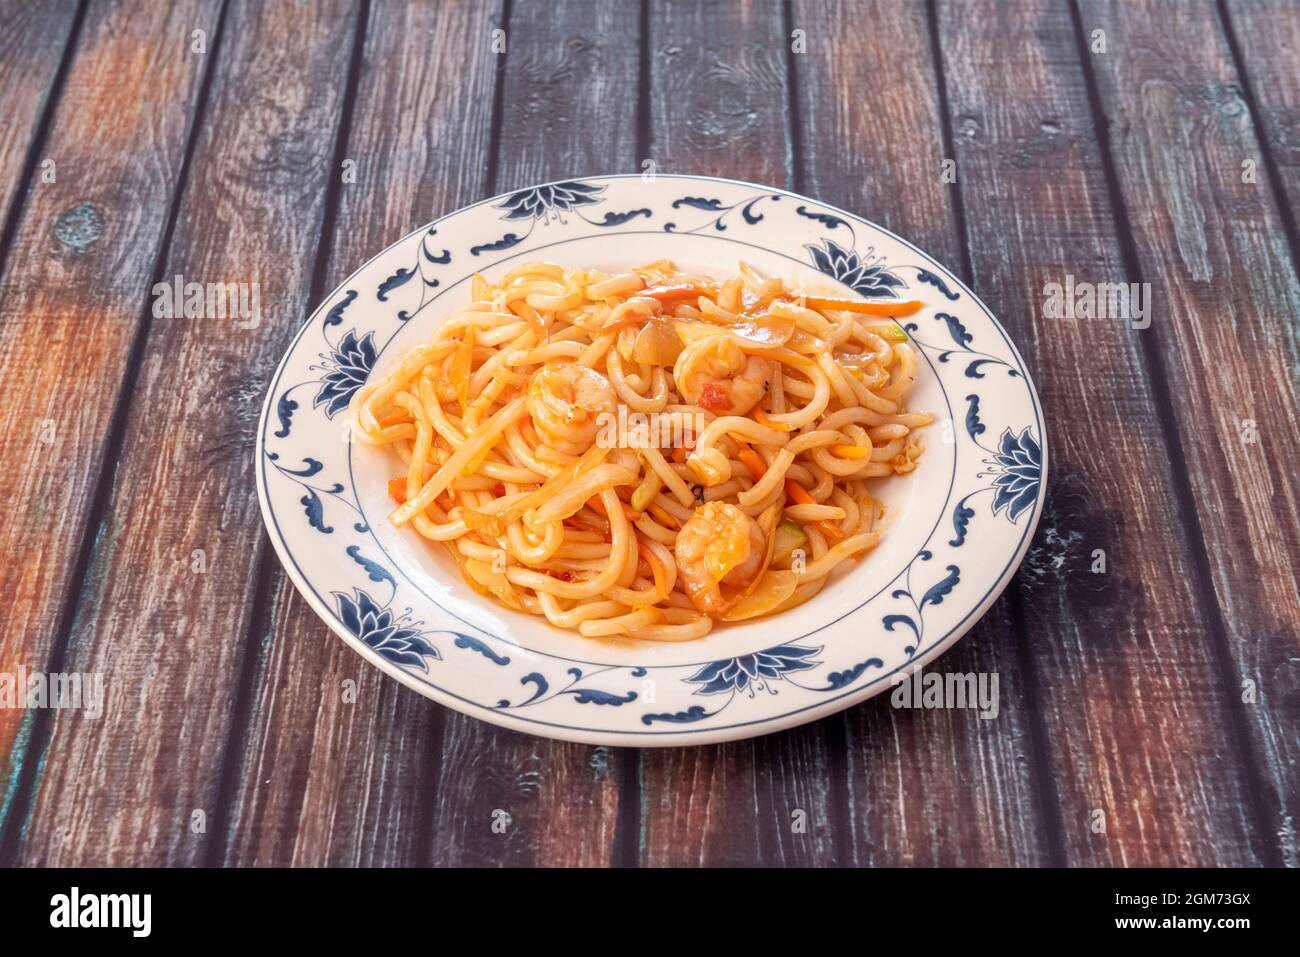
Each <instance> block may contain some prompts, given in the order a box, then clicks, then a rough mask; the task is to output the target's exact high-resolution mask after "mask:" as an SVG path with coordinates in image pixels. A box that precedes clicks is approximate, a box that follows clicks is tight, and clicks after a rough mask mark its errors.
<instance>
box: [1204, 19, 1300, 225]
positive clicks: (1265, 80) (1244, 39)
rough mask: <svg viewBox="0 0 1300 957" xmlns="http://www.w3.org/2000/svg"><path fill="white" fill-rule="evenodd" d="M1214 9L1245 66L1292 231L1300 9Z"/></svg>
mask: <svg viewBox="0 0 1300 957" xmlns="http://www.w3.org/2000/svg"><path fill="white" fill-rule="evenodd" d="M1219 9H1220V11H1221V15H1222V16H1223V18H1224V21H1225V23H1226V25H1227V28H1228V29H1229V30H1231V31H1232V33H1233V36H1234V37H1235V39H1236V42H1237V45H1238V52H1239V53H1240V56H1241V58H1242V60H1244V62H1245V63H1246V64H1247V71H1246V72H1247V75H1246V76H1243V77H1241V80H1242V81H1243V85H1244V84H1245V83H1249V85H1250V92H1251V93H1252V94H1253V96H1254V98H1255V104H1256V106H1257V107H1258V111H1259V124H1260V129H1259V134H1260V135H1261V137H1262V139H1263V140H1264V143H1263V144H1262V145H1264V146H1265V147H1266V148H1267V149H1268V151H1269V152H1270V153H1271V155H1272V159H1273V169H1271V170H1269V171H1268V172H1269V174H1270V175H1273V174H1276V175H1277V183H1276V185H1277V186H1278V187H1280V188H1281V190H1282V192H1283V196H1284V202H1285V203H1286V204H1287V205H1288V207H1289V208H1290V210H1291V222H1292V228H1294V224H1295V221H1296V220H1297V219H1298V218H1300V9H1297V8H1296V4H1295V3H1293V2H1292V0H1244V2H1242V0H1234V2H1230V3H1222V4H1220V6H1219ZM1257 165H1258V166H1263V165H1264V164H1263V163H1257ZM1294 238H1295V237H1294V236H1293V237H1292V241H1293V242H1294Z"/></svg>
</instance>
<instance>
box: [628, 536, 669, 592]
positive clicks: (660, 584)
mask: <svg viewBox="0 0 1300 957" xmlns="http://www.w3.org/2000/svg"><path fill="white" fill-rule="evenodd" d="M636 550H637V551H638V552H640V554H641V557H642V558H644V559H645V562H646V564H647V565H649V566H650V571H651V572H653V573H654V576H655V591H657V592H658V593H659V594H660V595H661V596H662V597H663V598H667V597H668V569H666V568H664V563H663V562H661V561H660V560H659V556H658V555H656V554H655V553H654V552H652V551H651V550H650V548H649V546H647V545H646V544H645V542H641V541H638V542H637V543H636Z"/></svg>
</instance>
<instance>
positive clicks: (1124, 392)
mask: <svg viewBox="0 0 1300 957" xmlns="http://www.w3.org/2000/svg"><path fill="white" fill-rule="evenodd" d="M1117 42H1123V41H1119V40H1117ZM940 47H941V49H942V50H943V51H944V68H945V75H946V78H947V87H948V98H949V103H950V108H951V111H952V118H953V128H954V131H955V137H954V143H955V147H956V153H957V161H958V178H959V181H960V183H961V188H962V194H963V197H964V199H965V208H966V210H967V216H968V229H969V233H970V250H971V258H972V263H973V267H974V276H975V281H976V283H977V288H978V290H979V292H980V294H981V296H982V298H984V300H985V301H986V302H987V303H988V304H989V306H990V308H991V309H993V311H994V312H995V313H996V314H997V315H998V316H1000V317H1001V319H1002V321H1003V323H1004V324H1005V325H1006V327H1007V329H1008V331H1009V332H1010V333H1011V335H1012V338H1013V339H1014V340H1015V342H1016V344H1017V346H1018V347H1019V348H1020V350H1021V352H1022V353H1023V354H1024V355H1025V357H1026V360H1027V362H1028V363H1029V367H1030V369H1031V370H1033V371H1034V374H1035V380H1036V383H1037V386H1038V391H1039V395H1040V397H1041V399H1042V402H1043V406H1044V414H1045V418H1046V421H1047V423H1048V430H1049V436H1048V441H1049V444H1050V445H1051V449H1052V465H1051V472H1052V475H1051V482H1050V487H1049V490H1048V506H1047V512H1046V514H1045V515H1044V517H1043V519H1042V522H1041V523H1040V528H1039V533H1038V536H1037V539H1036V542H1035V544H1034V547H1033V550H1032V551H1031V553H1030V555H1029V557H1028V558H1027V560H1026V563H1025V565H1024V567H1023V568H1022V570H1021V573H1020V576H1019V590H1020V595H1021V598H1022V605H1023V609H1024V617H1025V630H1026V637H1027V642H1028V651H1029V660H1030V661H1031V662H1032V667H1033V670H1034V673H1035V679H1034V680H1035V681H1036V683H1037V686H1038V688H1039V689H1040V693H1039V705H1040V720H1041V721H1042V722H1043V724H1044V726H1045V728H1046V735H1045V738H1046V742H1047V745H1046V747H1047V753H1048V755H1049V757H1050V769H1049V774H1050V781H1051V783H1050V788H1051V792H1052V794H1053V795H1054V798H1055V801H1056V804H1057V807H1056V812H1055V813H1056V816H1057V818H1058V819H1059V827H1060V832H1059V834H1055V835H1052V837H1053V839H1054V840H1055V841H1058V842H1060V843H1061V844H1062V845H1063V847H1064V861H1063V863H1067V864H1076V865H1077V864H1103V865H1115V866H1149V865H1154V864H1182V865H1194V864H1200V865H1210V864H1217V865H1240V864H1252V863H1258V862H1259V857H1258V853H1259V849H1258V848H1256V847H1253V846H1252V839H1253V837H1254V826H1253V822H1252V820H1251V801H1250V793H1249V785H1248V782H1247V780H1246V779H1245V776H1244V774H1243V766H1242V762H1241V760H1240V758H1239V756H1238V755H1236V754H1235V753H1234V747H1233V745H1234V740H1233V737H1232V734H1231V720H1230V709H1231V705H1230V703H1229V700H1228V698H1229V694H1230V691H1229V689H1225V688H1224V687H1223V684H1222V682H1221V680H1220V676H1219V674H1218V671H1217V662H1216V660H1215V656H1214V653H1213V649H1212V647H1211V644H1210V642H1209V640H1208V638H1207V626H1206V623H1205V621H1204V620H1203V618H1202V616H1201V614H1200V612H1199V609H1198V601H1197V596H1196V592H1195V588H1194V585H1193V584H1192V583H1193V582H1194V579H1195V568H1194V561H1193V555H1194V549H1195V548H1196V547H1198V543H1196V542H1195V541H1193V540H1190V539H1189V538H1188V536H1187V535H1186V534H1185V532H1184V529H1183V522H1182V519H1181V516H1180V514H1179V510H1178V504H1177V501H1176V495H1175V492H1174V477H1173V475H1172V472H1171V467H1170V463H1169V461H1168V458H1167V456H1166V454H1165V450H1164V448H1163V438H1162V430H1163V428H1164V424H1163V423H1162V421H1161V418H1160V410H1159V408H1158V404H1157V402H1156V400H1155V398H1154V397H1153V395H1152V392H1151V387H1150V383H1149V382H1148V381H1147V370H1146V365H1145V361H1144V357H1143V354H1142V351H1141V350H1142V345H1141V341H1142V337H1143V336H1145V335H1146V334H1147V333H1148V332H1149V330H1136V329H1130V328H1128V325H1127V324H1126V323H1125V322H1124V320H1123V318H1122V317H1120V318H1111V319H1106V318H1098V319H1086V318H1050V317H1046V316H1045V314H1044V310H1045V298H1044V295H1045V290H1044V284H1045V283H1049V282H1056V283H1062V284H1064V283H1065V282H1066V281H1067V279H1066V277H1067V275H1073V276H1074V279H1075V281H1077V282H1088V283H1108V282H1128V281H1130V280H1132V278H1133V277H1132V276H1130V275H1128V271H1127V268H1126V265H1125V262H1124V257H1123V253H1122V250H1121V248H1120V245H1119V243H1118V241H1117V239H1116V224H1115V222H1114V219H1113V216H1112V214H1111V209H1110V202H1109V198H1108V194H1107V183H1106V177H1105V171H1104V168H1103V165H1102V155H1101V153H1100V151H1099V149H1098V147H1097V143H1096V136H1095V131H1094V128H1093V124H1092V121H1091V115H1090V109H1089V100H1088V91H1087V85H1086V81H1085V75H1084V73H1083V70H1082V67H1081V65H1080V63H1079V52H1078V43H1077V36H1076V33H1075V30H1074V24H1073V22H1072V20H1071V18H1070V15H1069V10H1068V8H1066V7H1064V6H1062V5H1060V4H1052V3H1048V2H1046V0H1041V2H1040V0H1033V2H1025V3H1021V4H1018V5H1017V6H1016V7H1015V9H1014V11H1013V10H1011V9H1010V8H1007V7H1006V6H1004V5H999V4H994V3H987V4H982V5H978V6H972V5H970V4H943V5H941V7H940ZM1155 321H1157V322H1158V321H1160V320H1159V318H1157V319H1156V320H1155ZM1082 356H1087V357H1088V362H1087V364H1086V365H1084V364H1082V363H1081V361H1080V357H1082ZM1098 368H1100V369H1105V370H1106V374H1105V381H1106V387H1105V388H1098V387H1097V384H1096V381H1095V379H1094V378H1093V377H1092V375H1091V370H1093V369H1098ZM1095 549H1102V550H1103V551H1104V553H1105V555H1106V557H1107V562H1108V564H1107V567H1106V571H1105V572H1104V573H1094V572H1093V571H1092V567H1093V563H1094V561H1095V558H1096V553H1095V551H1094V550H1095ZM1192 701H1194V702H1196V703H1197V704H1196V707H1194V708H1192V707H1188V704H1187V703H1188V702H1192ZM1139 741H1140V742H1141V745H1140V747H1134V746H1132V745H1133V742H1139ZM1098 810H1100V811H1101V812H1103V813H1104V815H1105V831H1104V833H1101V832H1098V831H1097V830H1096V829H1095V828H1094V826H1093V825H1094V818H1093V815H1094V814H1095V812H1096V811H1098Z"/></svg>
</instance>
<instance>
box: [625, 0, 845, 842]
mask: <svg viewBox="0 0 1300 957" xmlns="http://www.w3.org/2000/svg"><path fill="white" fill-rule="evenodd" d="M648 26H649V35H648V38H647V43H646V46H647V48H648V50H649V51H650V63H649V69H648V74H649V81H650V89H649V95H648V99H649V105H650V117H649V120H650V124H649V137H648V143H647V158H649V159H651V160H653V161H654V163H655V165H656V167H657V168H658V169H659V170H660V171H662V172H664V173H704V174H709V175H717V176H728V177H732V178H735V179H743V180H751V181H753V182H758V183H768V184H771V185H774V186H781V187H789V186H791V185H793V182H792V181H793V177H792V175H791V166H790V163H791V153H792V146H791V140H790V127H789V123H788V119H787V110H788V105H789V102H790V94H789V87H788V85H787V64H786V40H785V32H784V27H783V24H782V19H781V17H780V15H779V7H777V6H776V5H775V4H761V3H746V4H739V5H734V6H732V5H720V4H719V5H710V4H693V3H686V2H676V0H670V2H656V3H652V4H651V5H650V11H649V24H648ZM734 266H735V263H730V264H727V263H719V266H718V268H719V269H727V268H734ZM839 731H840V727H839V724H838V722H836V721H835V720H834V719H832V720H831V721H829V722H826V721H823V722H819V723H817V724H813V725H805V726H803V727H800V728H795V729H793V730H791V731H788V732H785V733H782V734H777V735H771V736H769V737H765V738H758V739H754V740H750V741H740V742H736V743H732V744H723V745H712V746H707V747H696V748H674V749H667V748H662V749H660V748H656V749H650V750H645V751H642V752H641V755H640V769H639V774H638V784H639V799H640V803H641V808H640V826H639V832H640V835H641V840H640V847H639V848H638V849H637V851H638V857H639V863H640V864H642V865H644V866H656V867H657V866H695V865H706V866H707V865H724V864H725V865H746V864H749V865H754V864H759V863H763V864H769V865H778V864H802V865H811V864H830V863H836V862H838V860H839V858H838V846H837V841H838V840H839V838H840V836H841V835H842V834H843V833H844V831H845V828H844V826H843V825H844V822H843V819H842V817H841V816H840V815H839V810H840V808H839V805H838V803H837V801H836V799H835V796H834V792H835V783H834V782H835V780H836V774H835V771H834V770H833V766H832V752H833V751H836V752H838V753H840V754H842V752H843V741H842V739H841V738H840V737H839V736H838V734H839ZM840 771H841V772H842V766H841V768H840ZM841 780H842V778H841ZM797 811H802V812H804V816H801V817H799V818H795V817H794V815H795V812H797ZM796 821H802V822H803V824H804V825H805V826H806V830H804V829H803V827H795V826H794V824H795V823H796Z"/></svg>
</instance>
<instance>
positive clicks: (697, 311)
mask: <svg viewBox="0 0 1300 957" xmlns="http://www.w3.org/2000/svg"><path fill="white" fill-rule="evenodd" d="M920 306H921V304H920V303H919V302H899V301H894V300H890V301H865V300H860V299H850V298H840V297H834V296H824V295H819V294H813V293H808V292H805V291H803V290H800V289H795V288H790V287H788V286H787V284H786V283H785V282H784V281H783V280H782V279H780V278H768V277H764V276H762V275H760V274H759V273H757V272H756V271H755V270H753V269H752V268H750V267H749V266H747V265H745V264H744V263H741V265H740V269H739V274H738V275H735V276H733V277H731V278H729V279H726V280H725V281H718V280H715V279H711V278H708V277H706V276H698V275H687V274H684V273H682V272H679V271H678V270H677V269H676V267H675V266H674V265H673V264H672V263H670V262H667V261H661V262H656V263H651V264H650V265H647V266H644V267H642V268H639V269H633V270H630V271H628V272H624V273H619V274H616V275H611V274H607V273H602V272H597V271H595V270H591V269H564V268H562V267H560V266H558V265H555V264H553V263H547V262H535V263H529V264H527V265H524V266H520V267H519V268H517V269H515V270H514V271H512V272H510V273H508V274H507V275H505V276H504V277H503V278H502V279H501V280H500V282H497V283H493V282H489V281H488V280H487V279H485V278H484V277H482V276H477V275H476V276H474V277H473V279H472V281H471V286H470V303H469V305H468V306H466V307H465V308H463V309H461V310H460V311H459V312H457V313H455V314H454V315H452V316H451V317H450V318H449V319H448V320H447V321H446V322H444V323H443V324H442V325H441V326H439V328H438V329H437V330H436V332H435V333H434V335H433V338H432V339H431V340H430V341H429V342H426V343H424V344H422V345H418V346H416V347H414V348H413V349H411V350H410V351H409V352H408V353H407V354H406V355H405V356H404V357H403V358H402V360H401V362H400V364H398V365H397V366H396V367H395V368H394V369H393V370H392V371H391V372H390V373H388V374H387V375H385V376H383V377H381V378H375V379H373V380H372V381H370V382H368V383H367V384H366V385H365V386H363V387H362V388H361V389H360V390H358V392H357V394H356V395H355V397H354V398H353V403H352V415H353V418H354V426H355V432H354V434H355V435H357V436H358V438H359V439H360V440H361V441H364V442H366V443H369V444H372V445H380V446H391V447H392V449H394V450H395V451H396V452H397V454H398V455H399V456H400V457H401V461H402V462H403V463H404V464H405V470H404V472H403V474H401V475H399V476H397V477H395V478H393V479H392V481H391V482H390V483H389V488H388V491H389V494H390V495H391V497H392V499H393V500H394V501H395V503H396V507H395V508H394V509H393V511H392V512H391V514H390V515H389V519H390V520H391V521H392V523H393V524H394V525H397V526H402V527H409V528H412V529H414V530H415V531H416V532H418V533H419V534H420V535H422V536H424V537H425V538H426V539H429V540H431V541H435V542H441V543H443V544H444V545H445V546H447V548H448V549H449V551H450V553H451V555H452V557H453V558H454V559H455V560H456V562H457V564H458V565H459V567H460V569H461V573H462V574H463V576H464V577H465V579H466V581H467V582H468V583H469V584H470V585H471V586H472V587H473V588H474V589H475V590H476V591H478V592H480V593H482V594H484V595H491V596H493V597H494V598H495V599H496V600H498V601H499V602H501V603H502V604H503V605H506V606H507V607H509V608H512V609H515V610H517V611H524V612H528V613H531V614H534V615H543V616H545V617H546V619H547V620H548V621H550V622H551V623H552V624H554V625H556V626H558V627H561V628H568V629H576V630H577V631H578V632H580V633H581V634H582V635H585V636H587V637H591V638H600V637H611V636H634V637H636V638H641V639H648V640H653V641H684V640H689V639H694V638H699V637H701V636H703V635H705V634H707V633H708V632H709V631H710V630H711V629H712V628H713V625H714V622H716V621H740V620H744V619H748V618H755V617H758V616H760V615H770V614H773V613H776V612H780V611H783V610H785V609H788V608H792V607H794V606H795V605H798V604H800V603H802V602H805V601H807V600H808V599H809V598H811V597H812V596H813V595H815V594H817V592H818V591H820V590H821V589H822V587H823V586H824V585H825V584H826V582H827V579H828V576H830V575H831V573H832V571H833V570H835V569H836V568H837V567H838V566H841V565H842V564H843V563H845V562H847V561H850V560H853V559H857V558H859V557H861V556H862V555H863V554H864V553H865V552H867V551H868V550H870V549H872V548H874V547H875V546H876V544H877V543H878V542H879V541H880V536H881V531H882V516H883V509H882V507H881V505H880V503H879V502H878V501H877V500H876V499H875V498H874V497H873V495H872V491H871V485H872V482H873V480H876V479H880V478H882V477H884V476H889V475H895V474H905V473H908V472H911V471H912V470H913V469H914V468H915V467H916V462H917V458H918V456H919V455H920V453H921V444H920V442H919V441H918V439H917V437H916V434H915V430H916V429H918V428H920V427H921V426H924V425H927V424H929V423H930V422H931V421H932V417H931V416H930V415H929V414H928V413H925V412H912V411H908V410H907V408H906V403H905V400H906V397H907V394H908V391H909V389H910V388H911V387H912V384H913V380H914V378H915V376H916V368H917V358H916V352H915V350H914V349H913V347H912V345H911V344H910V342H909V341H908V337H907V335H906V333H905V332H904V331H903V330H902V328H901V327H900V326H899V325H898V324H897V323H896V322H894V321H893V320H894V318H895V317H899V316H904V315H908V314H910V313H911V312H914V311H916V310H917V309H919V308H920Z"/></svg>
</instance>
